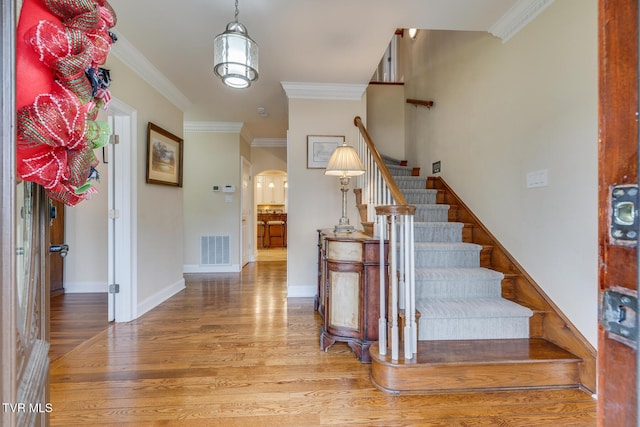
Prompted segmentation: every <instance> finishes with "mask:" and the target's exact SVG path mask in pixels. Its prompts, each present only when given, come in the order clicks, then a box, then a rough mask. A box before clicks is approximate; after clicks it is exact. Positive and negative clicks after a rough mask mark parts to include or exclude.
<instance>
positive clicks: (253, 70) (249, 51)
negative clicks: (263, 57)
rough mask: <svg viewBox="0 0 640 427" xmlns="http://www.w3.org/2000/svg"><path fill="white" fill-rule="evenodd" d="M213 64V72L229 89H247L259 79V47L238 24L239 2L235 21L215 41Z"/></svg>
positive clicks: (243, 27) (242, 26)
mask: <svg viewBox="0 0 640 427" xmlns="http://www.w3.org/2000/svg"><path fill="white" fill-rule="evenodd" d="M213 64H214V65H213V71H214V72H215V73H216V75H217V76H218V77H220V78H221V79H222V82H223V83H224V84H225V85H227V86H229V87H233V88H239V89H243V88H247V87H249V86H251V83H252V82H253V81H255V80H256V79H257V78H258V45H257V44H256V42H254V41H253V40H252V39H251V37H249V34H248V33H247V29H246V28H245V26H244V25H242V24H241V23H239V22H238V0H236V14H235V21H233V22H230V23H229V24H227V29H226V30H225V31H224V33H222V34H218V35H217V36H216V38H215V39H214V40H213Z"/></svg>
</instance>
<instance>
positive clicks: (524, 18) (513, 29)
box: [489, 0, 555, 43]
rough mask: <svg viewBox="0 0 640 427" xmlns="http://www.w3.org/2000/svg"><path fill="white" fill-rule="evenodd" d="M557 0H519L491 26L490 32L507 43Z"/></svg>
mask: <svg viewBox="0 0 640 427" xmlns="http://www.w3.org/2000/svg"><path fill="white" fill-rule="evenodd" d="M554 1H555V0H518V2H517V3H516V4H514V5H513V7H511V9H509V10H508V11H507V13H505V14H504V15H502V17H500V19H498V20H497V21H496V23H495V24H493V25H492V26H491V28H489V32H490V33H491V34H493V35H494V36H496V37H499V38H500V39H501V40H502V43H506V42H507V41H508V40H509V39H510V38H511V37H513V36H515V35H516V34H517V33H518V32H519V31H520V30H522V29H523V28H524V27H525V26H526V25H527V24H528V23H529V22H531V21H533V20H534V19H535V18H536V17H537V16H538V15H540V14H541V13H542V11H543V10H545V9H546V8H547V7H549V6H551V3H553V2H554Z"/></svg>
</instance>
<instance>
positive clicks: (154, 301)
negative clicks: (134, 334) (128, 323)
mask: <svg viewBox="0 0 640 427" xmlns="http://www.w3.org/2000/svg"><path fill="white" fill-rule="evenodd" d="M183 289H184V279H180V280H178V281H177V282H176V283H174V284H173V285H171V286H168V287H166V288H164V289H162V290H161V291H160V292H156V293H155V294H154V295H151V296H150V297H149V298H147V299H145V300H144V301H142V302H141V303H140V304H138V312H137V316H136V317H140V316H142V315H143V314H145V313H146V312H147V311H149V310H151V309H153V308H155V307H157V306H159V305H160V304H162V303H163V302H165V301H166V300H168V299H169V298H171V297H172V296H174V295H175V294H177V293H178V292H180V291H181V290H183Z"/></svg>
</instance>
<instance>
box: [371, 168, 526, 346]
mask: <svg viewBox="0 0 640 427" xmlns="http://www.w3.org/2000/svg"><path fill="white" fill-rule="evenodd" d="M383 158H384V156H383ZM399 163H400V162H399V161H396V160H391V161H389V162H387V165H388V168H389V171H390V172H391V174H392V175H393V176H394V179H395V181H396V184H397V185H398V187H399V188H400V190H401V191H402V193H403V195H404V196H405V199H406V200H407V203H409V204H411V205H414V206H416V213H415V216H414V237H415V279H416V309H417V310H418V311H419V312H420V313H421V317H420V320H419V326H418V334H419V335H418V339H419V340H443V341H449V340H476V339H479V340H485V339H514V338H528V337H529V318H530V317H531V315H532V314H533V312H532V311H531V310H530V309H528V308H526V307H523V306H520V305H518V304H516V303H514V302H512V301H509V300H506V299H504V298H502V297H501V294H502V280H503V278H504V275H503V274H502V273H500V272H497V271H494V270H490V269H487V268H482V267H480V253H481V250H482V246H480V245H476V244H472V243H463V242H462V230H463V228H464V224H463V223H457V222H449V205H446V204H438V203H437V194H438V190H435V189H427V188H426V182H427V179H426V178H425V177H423V176H412V175H411V174H412V171H413V168H411V167H408V166H400V165H399Z"/></svg>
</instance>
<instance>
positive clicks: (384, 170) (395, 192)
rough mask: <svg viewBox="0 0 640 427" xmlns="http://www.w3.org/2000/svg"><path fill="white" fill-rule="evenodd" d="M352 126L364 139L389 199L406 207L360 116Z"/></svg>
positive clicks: (400, 192)
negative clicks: (387, 191) (384, 184)
mask: <svg viewBox="0 0 640 427" xmlns="http://www.w3.org/2000/svg"><path fill="white" fill-rule="evenodd" d="M353 124H354V125H355V126H356V127H357V128H358V129H360V133H361V134H362V137H363V138H364V141H365V142H366V144H367V146H368V147H369V151H370V152H371V157H373V160H374V161H375V162H376V165H378V169H379V170H380V173H381V174H382V178H383V179H384V181H385V182H386V183H387V187H388V188H389V192H390V193H391V197H393V200H395V202H396V204H398V205H407V201H406V199H405V198H404V195H403V194H402V191H400V188H398V184H396V181H395V179H393V176H392V175H391V172H389V169H388V168H387V165H386V164H385V163H384V161H383V160H382V156H380V153H379V152H378V149H377V148H376V145H375V144H374V143H373V140H372V139H371V136H369V132H367V128H366V127H364V124H363V123H362V119H361V118H360V116H356V117H355V118H354V119H353Z"/></svg>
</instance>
